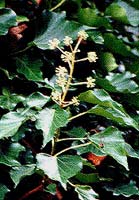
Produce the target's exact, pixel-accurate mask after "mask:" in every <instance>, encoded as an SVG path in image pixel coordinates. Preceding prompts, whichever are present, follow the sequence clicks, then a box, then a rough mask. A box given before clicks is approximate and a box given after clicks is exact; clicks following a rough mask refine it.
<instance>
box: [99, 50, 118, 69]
mask: <svg viewBox="0 0 139 200" xmlns="http://www.w3.org/2000/svg"><path fill="white" fill-rule="evenodd" d="M100 63H101V66H102V68H104V69H105V70H107V71H108V72H110V71H112V70H114V69H116V68H117V67H118V65H117V63H116V60H115V58H114V56H113V54H112V53H109V52H104V53H101V56H100Z"/></svg>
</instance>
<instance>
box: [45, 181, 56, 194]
mask: <svg viewBox="0 0 139 200" xmlns="http://www.w3.org/2000/svg"><path fill="white" fill-rule="evenodd" d="M45 191H46V192H49V193H50V194H52V195H55V194H56V184H55V183H51V184H49V185H48V186H47V188H46V189H45Z"/></svg>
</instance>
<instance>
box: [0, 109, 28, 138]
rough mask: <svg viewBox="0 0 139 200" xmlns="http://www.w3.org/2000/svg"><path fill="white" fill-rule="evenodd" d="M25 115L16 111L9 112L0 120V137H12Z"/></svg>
mask: <svg viewBox="0 0 139 200" xmlns="http://www.w3.org/2000/svg"><path fill="white" fill-rule="evenodd" d="M25 119H26V117H25V116H23V115H21V114H19V113H17V112H9V113H7V114H5V115H3V117H2V118H1V120H0V139H4V138H7V137H12V136H13V135H15V133H16V132H17V131H18V129H19V127H20V126H21V125H22V124H23V122H24V120H25Z"/></svg>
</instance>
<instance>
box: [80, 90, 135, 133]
mask: <svg viewBox="0 0 139 200" xmlns="http://www.w3.org/2000/svg"><path fill="white" fill-rule="evenodd" d="M79 99H80V101H85V102H88V103H92V104H97V106H95V107H93V108H91V109H89V110H88V111H87V112H86V113H91V114H96V115H100V116H103V117H106V118H108V119H110V120H113V121H115V122H117V123H119V124H120V125H123V126H125V125H127V126H132V127H134V128H135V129H137V130H138V129H139V126H138V123H137V122H136V121H135V120H134V119H133V118H131V117H130V116H129V115H128V114H127V113H126V112H125V110H124V108H123V106H122V105H121V104H119V103H117V102H116V101H114V100H113V99H112V98H111V97H110V96H109V94H108V93H107V92H106V91H105V90H102V89H95V90H94V91H91V90H89V91H87V92H84V93H81V94H80V95H79Z"/></svg>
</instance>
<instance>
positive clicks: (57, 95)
mask: <svg viewBox="0 0 139 200" xmlns="http://www.w3.org/2000/svg"><path fill="white" fill-rule="evenodd" d="M51 97H52V99H53V100H54V101H60V100H61V93H60V92H59V91H56V90H55V91H53V92H52V93H51Z"/></svg>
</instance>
